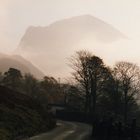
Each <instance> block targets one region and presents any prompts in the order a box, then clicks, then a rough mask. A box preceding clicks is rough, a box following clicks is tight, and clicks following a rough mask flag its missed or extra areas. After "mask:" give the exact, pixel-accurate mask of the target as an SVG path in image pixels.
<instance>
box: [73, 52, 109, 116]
mask: <svg viewBox="0 0 140 140" xmlns="http://www.w3.org/2000/svg"><path fill="white" fill-rule="evenodd" d="M71 67H72V68H73V69H74V73H73V76H74V78H75V79H76V81H77V82H78V83H80V85H81V86H82V87H83V89H84V91H85V93H86V102H85V111H86V112H92V114H95V109H96V101H97V96H99V94H100V91H101V90H102V88H103V85H104V82H105V81H106V80H107V78H108V77H109V76H110V72H109V69H108V68H107V67H106V66H105V65H104V63H103V61H102V59H100V58H99V57H97V56H94V55H92V54H91V53H89V52H87V51H79V52H76V54H75V55H74V56H72V58H71Z"/></svg>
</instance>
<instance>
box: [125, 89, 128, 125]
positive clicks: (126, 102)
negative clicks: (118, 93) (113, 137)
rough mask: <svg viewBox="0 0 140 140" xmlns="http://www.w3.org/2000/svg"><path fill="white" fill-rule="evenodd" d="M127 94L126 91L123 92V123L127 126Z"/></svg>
mask: <svg viewBox="0 0 140 140" xmlns="http://www.w3.org/2000/svg"><path fill="white" fill-rule="evenodd" d="M127 93H128V91H127V90H126V91H125V92H124V123H125V124H127V117H128V116H127V115H128V114H127V113H128V102H127Z"/></svg>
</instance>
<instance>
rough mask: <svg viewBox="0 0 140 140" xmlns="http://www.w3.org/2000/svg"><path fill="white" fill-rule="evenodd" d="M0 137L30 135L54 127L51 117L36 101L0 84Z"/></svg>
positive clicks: (10, 138) (2, 138)
mask: <svg viewBox="0 0 140 140" xmlns="http://www.w3.org/2000/svg"><path fill="white" fill-rule="evenodd" d="M0 114H1V115H0V139H1V140H15V138H16V137H19V136H20V137H21V136H22V137H26V136H32V135H35V134H38V133H41V132H44V131H47V130H49V129H51V128H52V127H54V125H55V123H54V120H53V118H52V117H51V116H50V114H49V113H48V112H45V111H44V110H43V108H42V107H41V105H40V104H39V103H38V101H36V100H34V99H32V98H30V97H28V96H26V95H24V94H21V93H17V92H15V91H12V90H10V89H8V88H6V87H3V86H0Z"/></svg>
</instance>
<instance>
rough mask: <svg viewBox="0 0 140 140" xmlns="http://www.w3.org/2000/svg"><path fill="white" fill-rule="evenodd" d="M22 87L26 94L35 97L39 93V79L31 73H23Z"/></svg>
mask: <svg viewBox="0 0 140 140" xmlns="http://www.w3.org/2000/svg"><path fill="white" fill-rule="evenodd" d="M23 88H24V89H23V90H24V92H25V93H26V94H28V95H30V96H32V97H35V98H37V96H38V94H39V93H40V87H39V81H38V80H37V79H36V78H35V77H34V76H33V75H31V74H25V76H24V82H23Z"/></svg>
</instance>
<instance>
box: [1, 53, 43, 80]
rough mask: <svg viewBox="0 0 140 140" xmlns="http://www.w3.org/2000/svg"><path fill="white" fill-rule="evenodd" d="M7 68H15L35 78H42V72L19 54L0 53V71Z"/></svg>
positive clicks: (4, 70)
mask: <svg viewBox="0 0 140 140" xmlns="http://www.w3.org/2000/svg"><path fill="white" fill-rule="evenodd" d="M9 68H16V69H18V70H20V71H21V72H22V73H23V74H25V73H30V74H32V75H34V76H35V77H36V78H39V79H40V78H43V76H44V74H43V73H42V72H41V71H40V70H39V69H38V68H37V67H35V66H34V65H33V64H32V63H30V62H29V61H27V60H26V59H24V58H23V57H21V56H19V55H5V54H0V72H6V71H8V69H9Z"/></svg>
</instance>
